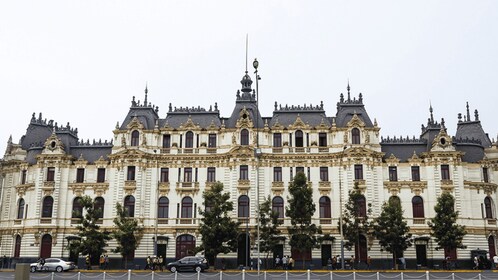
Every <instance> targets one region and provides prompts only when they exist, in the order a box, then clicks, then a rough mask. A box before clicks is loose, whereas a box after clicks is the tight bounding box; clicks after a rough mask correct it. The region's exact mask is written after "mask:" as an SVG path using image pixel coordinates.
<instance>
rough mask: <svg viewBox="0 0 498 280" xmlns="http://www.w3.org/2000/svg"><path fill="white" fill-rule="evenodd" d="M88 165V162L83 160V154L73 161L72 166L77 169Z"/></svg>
mask: <svg viewBox="0 0 498 280" xmlns="http://www.w3.org/2000/svg"><path fill="white" fill-rule="evenodd" d="M87 164H88V161H87V160H85V158H84V157H83V154H80V157H79V158H78V159H77V160H75V161H74V165H75V166H76V167H78V168H83V167H85V166H86V165H87Z"/></svg>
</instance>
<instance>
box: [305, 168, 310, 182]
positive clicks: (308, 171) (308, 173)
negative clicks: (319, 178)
mask: <svg viewBox="0 0 498 280" xmlns="http://www.w3.org/2000/svg"><path fill="white" fill-rule="evenodd" d="M306 174H307V175H306V176H307V178H308V181H309V180H310V178H311V168H309V167H306Z"/></svg>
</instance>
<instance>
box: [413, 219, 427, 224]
mask: <svg viewBox="0 0 498 280" xmlns="http://www.w3.org/2000/svg"><path fill="white" fill-rule="evenodd" d="M413 224H414V225H425V218H413Z"/></svg>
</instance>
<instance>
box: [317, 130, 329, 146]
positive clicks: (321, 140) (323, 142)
mask: <svg viewBox="0 0 498 280" xmlns="http://www.w3.org/2000/svg"><path fill="white" fill-rule="evenodd" d="M318 146H320V147H327V133H325V132H321V133H318Z"/></svg>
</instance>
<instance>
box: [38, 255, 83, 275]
mask: <svg viewBox="0 0 498 280" xmlns="http://www.w3.org/2000/svg"><path fill="white" fill-rule="evenodd" d="M75 268H76V266H75V265H74V263H73V262H66V261H65V260H61V259H57V258H47V259H45V265H43V267H42V265H41V264H40V263H38V262H36V263H32V264H31V265H30V268H29V269H30V271H31V272H36V271H56V272H63V271H67V270H72V269H75Z"/></svg>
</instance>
